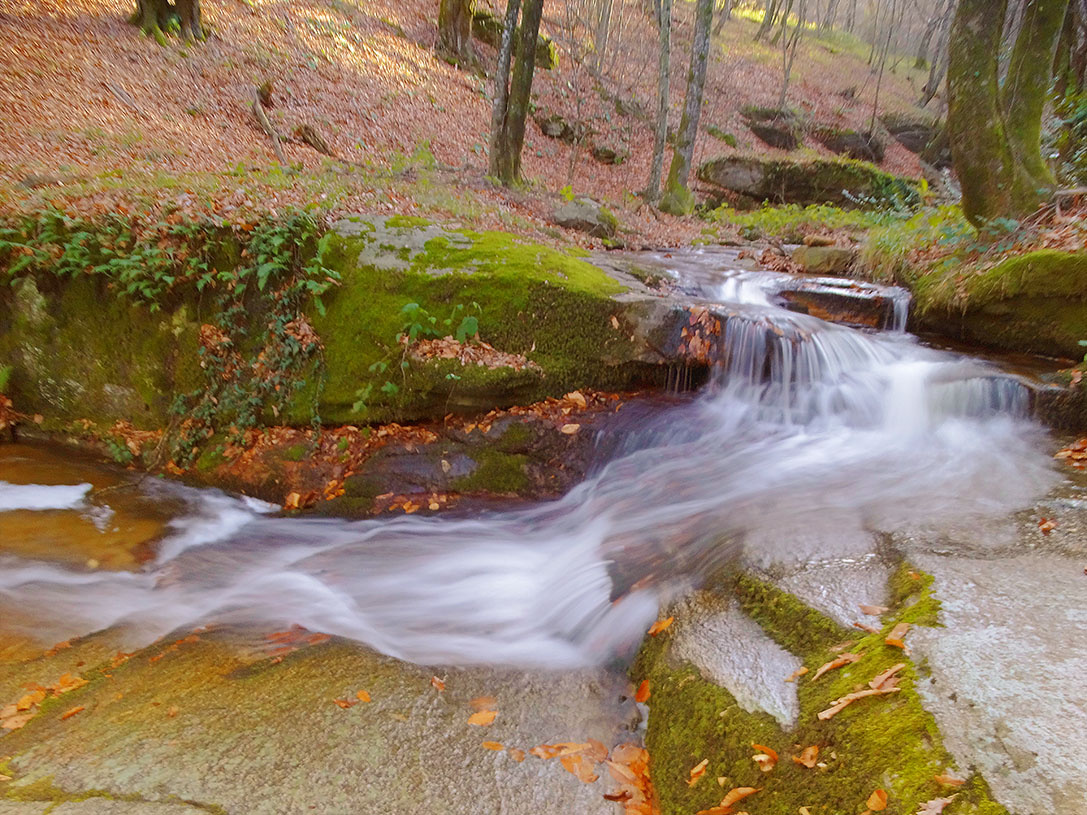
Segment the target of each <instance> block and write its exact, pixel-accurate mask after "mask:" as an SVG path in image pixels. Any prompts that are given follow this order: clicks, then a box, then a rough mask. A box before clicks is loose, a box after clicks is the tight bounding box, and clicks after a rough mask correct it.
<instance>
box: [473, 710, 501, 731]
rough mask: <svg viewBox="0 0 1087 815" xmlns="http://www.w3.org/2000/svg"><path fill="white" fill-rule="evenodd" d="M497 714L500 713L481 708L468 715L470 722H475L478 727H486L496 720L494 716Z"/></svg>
mask: <svg viewBox="0 0 1087 815" xmlns="http://www.w3.org/2000/svg"><path fill="white" fill-rule="evenodd" d="M497 715H498V714H497V713H495V712H494V711H493V710H481V711H479V712H478V713H473V714H472V715H471V716H469V717H468V724H474V725H476V726H477V727H486V726H487V725H489V724H490V723H491V722H493V721H494V717H495V716H497Z"/></svg>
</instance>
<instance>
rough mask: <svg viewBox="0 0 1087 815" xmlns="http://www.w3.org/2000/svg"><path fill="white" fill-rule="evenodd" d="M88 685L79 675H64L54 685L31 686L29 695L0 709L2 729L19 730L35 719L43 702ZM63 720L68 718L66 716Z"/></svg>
mask: <svg viewBox="0 0 1087 815" xmlns="http://www.w3.org/2000/svg"><path fill="white" fill-rule="evenodd" d="M86 684H87V680H86V679H84V678H83V677H81V676H78V675H77V674H72V673H64V674H62V675H61V676H60V678H59V679H57V681H56V682H54V683H53V684H52V685H49V686H47V687H42V686H41V685H30V686H28V687H27V691H28V692H27V693H25V694H23V695H22V696H20V697H19V698H18V699H17V700H16V701H14V702H12V703H11V704H8V705H4V706H3V707H0V728H2V729H4V730H18V729H19V728H21V727H24V726H25V725H26V723H27V722H29V721H30V720H31V719H33V718H34V716H35V715H37V713H38V709H39V707H40V705H41V704H42V702H44V701H45V700H46V699H48V698H50V697H53V698H55V697H58V696H62V695H63V694H65V693H70V692H71V691H74V690H76V689H77V688H81V687H83V686H84V685H86ZM81 710H83V708H82V707H80V708H79V710H76V711H75V713H71V715H72V716H74V715H75V714H76V713H79V712H80V711H81ZM61 718H68V715H67V714H65V715H63V716H62V717H61Z"/></svg>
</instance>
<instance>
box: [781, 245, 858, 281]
mask: <svg viewBox="0 0 1087 815" xmlns="http://www.w3.org/2000/svg"><path fill="white" fill-rule="evenodd" d="M854 257H855V255H854V252H853V250H852V249H847V248H845V247H843V246H798V247H796V249H794V250H793V263H795V264H797V265H798V266H800V267H801V268H802V269H803V270H804V271H805V272H809V273H810V274H822V275H840V274H845V273H846V272H848V271H849V270H850V269H851V268H852V266H853V260H854Z"/></svg>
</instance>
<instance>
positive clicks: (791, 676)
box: [785, 666, 808, 682]
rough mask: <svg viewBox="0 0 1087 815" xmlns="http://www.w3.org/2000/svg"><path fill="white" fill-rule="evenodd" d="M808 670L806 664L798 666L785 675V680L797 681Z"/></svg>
mask: <svg viewBox="0 0 1087 815" xmlns="http://www.w3.org/2000/svg"><path fill="white" fill-rule="evenodd" d="M807 672H808V669H807V668H806V667H804V666H801V667H799V668H797V669H796V670H795V671H793V672H792V673H791V674H789V675H788V676H787V677H785V681H786V682H795V681H796V680H798V679H799V678H800V677H802V676H804V674H806V673H807Z"/></svg>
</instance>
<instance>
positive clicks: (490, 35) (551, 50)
mask: <svg viewBox="0 0 1087 815" xmlns="http://www.w3.org/2000/svg"><path fill="white" fill-rule="evenodd" d="M505 28H506V25H505V22H504V21H503V20H502V18H501V17H499V16H498V15H496V14H491V12H489V11H483V10H477V11H475V12H474V13H473V14H472V36H473V37H475V38H476V39H477V40H479V41H480V42H482V43H486V44H487V45H489V46H491V47H492V48H498V47H499V46H500V45H501V44H502V32H503V31H504V30H505ZM520 32H521V27H520V26H518V27H517V28H515V29H514V32H513V36H514V38H515V39H516V38H517V37H518V36H520ZM535 64H536V67H537V68H543V69H544V70H545V71H550V70H553V69H554V68H555V67H556V66H557V65H558V64H559V52H558V50H557V49H556V48H555V43H554V42H553V41H552V40H551V38H550V37H545V36H544V35H543V34H540V35H538V36H537V37H536V63H535Z"/></svg>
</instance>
